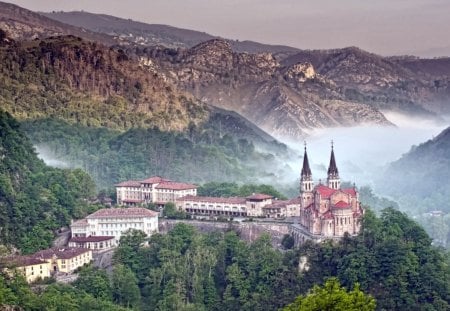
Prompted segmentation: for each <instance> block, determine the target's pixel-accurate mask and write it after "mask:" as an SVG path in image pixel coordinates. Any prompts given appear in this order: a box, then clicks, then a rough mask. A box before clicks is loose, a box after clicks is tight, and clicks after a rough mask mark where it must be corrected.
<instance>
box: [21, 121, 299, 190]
mask: <svg viewBox="0 0 450 311" xmlns="http://www.w3.org/2000/svg"><path fill="white" fill-rule="evenodd" d="M222 117H223V116H222ZM222 117H220V116H217V118H214V122H210V121H208V122H207V123H205V124H203V125H201V126H194V125H192V126H190V127H189V130H188V131H186V132H182V133H180V132H164V131H161V130H159V129H158V128H149V129H143V128H136V129H131V130H128V131H126V132H119V131H114V130H110V129H107V128H92V127H86V126H82V125H71V124H68V123H66V122H64V121H61V120H57V119H43V120H34V121H26V122H24V123H23V128H24V130H25V131H26V133H27V134H28V135H29V137H30V138H31V140H32V141H33V142H34V143H35V144H36V145H37V146H38V147H39V148H40V149H42V150H46V151H48V153H49V154H50V155H51V156H52V157H56V158H57V159H58V160H60V161H65V162H67V163H68V164H69V165H70V166H75V167H80V168H83V169H84V170H85V171H87V172H89V174H91V176H92V177H93V179H94V180H95V182H96V184H97V185H98V187H99V189H105V188H110V187H112V185H113V184H115V183H117V182H120V181H123V180H127V179H139V178H145V177H148V176H150V175H155V174H156V175H161V176H165V177H167V178H172V179H175V180H185V181H191V182H196V183H203V182H207V181H237V182H255V181H256V180H259V179H261V178H268V179H269V178H273V177H274V176H276V175H275V174H279V175H282V173H283V172H288V171H289V170H290V168H289V167H288V166H286V165H284V164H283V163H282V160H283V159H287V157H289V156H290V155H289V150H288V149H287V147H286V146H285V145H282V144H279V143H277V142H275V141H268V140H267V141H266V140H263V139H262V138H261V137H263V136H257V135H256V134H255V133H254V132H253V134H252V131H251V130H250V129H249V128H248V127H241V130H242V131H241V132H240V133H232V132H233V129H234V128H235V124H236V123H235V121H232V122H231V124H234V126H230V125H229V124H228V125H227V123H226V119H223V118H222ZM218 120H219V121H220V120H222V121H224V122H223V123H222V124H223V126H220V124H221V123H220V122H218ZM219 126H220V127H221V128H220V130H219V129H218V127H219ZM253 136H257V137H259V138H255V137H253ZM239 137H242V138H239ZM244 137H247V138H248V139H246V138H244ZM254 141H255V143H253V142H254ZM255 145H256V146H260V148H262V149H264V150H266V151H264V152H261V151H258V150H260V148H257V147H256V146H255ZM269 152H270V153H269ZM275 155H276V156H275Z"/></svg>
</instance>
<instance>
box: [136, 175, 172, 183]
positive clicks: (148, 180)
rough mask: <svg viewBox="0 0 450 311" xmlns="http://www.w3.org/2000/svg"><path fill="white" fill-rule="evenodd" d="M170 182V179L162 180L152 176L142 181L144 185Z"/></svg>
mask: <svg viewBox="0 0 450 311" xmlns="http://www.w3.org/2000/svg"><path fill="white" fill-rule="evenodd" d="M166 181H170V179H166V178H162V177H160V176H152V177H149V178H147V179H144V180H141V181H140V183H142V184H159V183H161V182H166Z"/></svg>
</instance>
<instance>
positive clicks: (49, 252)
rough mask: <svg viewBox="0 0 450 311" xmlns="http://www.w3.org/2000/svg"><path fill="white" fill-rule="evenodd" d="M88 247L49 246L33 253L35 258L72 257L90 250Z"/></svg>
mask: <svg viewBox="0 0 450 311" xmlns="http://www.w3.org/2000/svg"><path fill="white" fill-rule="evenodd" d="M89 251H90V250H89V249H86V248H77V247H67V248H49V249H44V250H42V251H39V252H37V253H34V254H33V255H32V257H33V258H35V259H51V258H53V256H56V258H60V259H70V258H74V257H77V256H79V255H81V254H84V253H87V252H89Z"/></svg>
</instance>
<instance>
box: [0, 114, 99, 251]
mask: <svg viewBox="0 0 450 311" xmlns="http://www.w3.org/2000/svg"><path fill="white" fill-rule="evenodd" d="M0 159H1V161H0V228H1V230H0V244H3V245H7V246H16V247H18V248H20V249H21V250H22V251H23V252H25V253H29V252H33V251H36V250H39V249H42V248H46V247H48V246H49V245H50V243H51V242H52V240H53V238H54V234H53V233H54V231H55V230H57V229H59V228H61V227H62V226H65V225H67V224H68V223H70V220H71V219H72V218H73V217H81V216H84V215H85V214H86V213H88V212H89V211H92V209H93V208H95V206H91V205H89V204H88V203H87V199H88V198H90V197H91V196H93V195H95V184H94V182H93V181H92V179H91V178H90V177H89V175H87V174H86V173H85V172H83V171H82V170H80V169H75V170H68V169H57V168H52V167H49V166H46V165H45V164H44V162H43V161H42V160H39V159H38V157H37V155H36V153H35V151H34V148H33V146H32V144H31V142H30V140H29V139H28V138H27V137H26V136H25V134H24V133H23V132H22V131H21V130H20V125H19V123H18V122H17V121H15V120H14V119H13V118H12V117H11V115H9V114H8V113H6V112H3V111H1V110H0Z"/></svg>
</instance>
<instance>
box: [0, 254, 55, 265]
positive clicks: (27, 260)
mask: <svg viewBox="0 0 450 311" xmlns="http://www.w3.org/2000/svg"><path fill="white" fill-rule="evenodd" d="M8 262H9V264H10V265H12V266H16V267H25V266H34V265H42V264H46V263H47V262H46V261H44V260H42V259H39V258H34V257H31V256H16V257H12V258H11V259H10V260H8Z"/></svg>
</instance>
